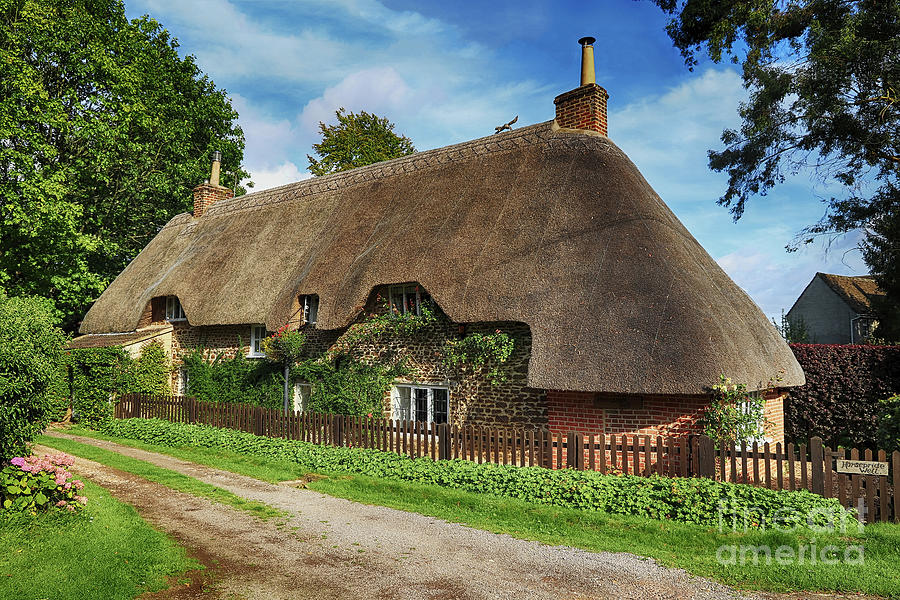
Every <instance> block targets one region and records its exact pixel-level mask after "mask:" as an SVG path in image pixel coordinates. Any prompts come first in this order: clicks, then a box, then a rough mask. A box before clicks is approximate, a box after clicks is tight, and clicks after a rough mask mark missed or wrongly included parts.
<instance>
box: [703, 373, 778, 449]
mask: <svg viewBox="0 0 900 600" xmlns="http://www.w3.org/2000/svg"><path fill="white" fill-rule="evenodd" d="M764 407H765V400H764V399H763V397H762V396H761V395H758V396H751V395H750V394H749V393H748V392H747V386H746V385H744V384H743V383H732V381H731V379H729V378H727V377H725V376H724V375H722V376H721V377H720V379H719V383H717V384H715V385H713V386H712V389H711V390H710V401H709V405H707V406H706V407H705V409H704V411H703V416H701V417H700V422H699V423H700V426H701V427H703V433H705V434H706V435H707V436H709V437H711V438H712V439H713V440H715V441H716V443H717V444H718V443H719V442H720V441H721V440H731V441H732V442H750V441H752V440H754V439H757V438H760V437H762V435H763V424H764V423H765V416H764Z"/></svg>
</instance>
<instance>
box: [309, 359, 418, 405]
mask: <svg viewBox="0 0 900 600" xmlns="http://www.w3.org/2000/svg"><path fill="white" fill-rule="evenodd" d="M294 372H295V374H296V375H297V377H299V378H301V379H303V380H305V381H308V382H310V385H311V394H310V398H309V405H308V408H309V409H310V410H313V411H315V412H321V413H335V414H342V415H357V416H365V415H380V414H381V413H382V411H383V410H384V409H383V405H384V395H385V393H386V392H387V391H388V390H389V389H390V387H391V384H392V383H393V381H394V379H396V378H397V377H399V376H401V375H403V374H405V373H406V368H405V366H404V364H403V363H402V362H401V363H396V364H393V365H391V366H385V365H382V364H379V363H368V362H363V361H360V360H357V359H355V358H353V357H352V356H350V355H348V354H339V355H336V356H333V357H324V358H320V359H317V360H307V361H304V362H302V363H300V364H299V365H297V366H296V367H295V369H294Z"/></svg>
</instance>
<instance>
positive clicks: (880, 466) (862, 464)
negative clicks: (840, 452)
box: [837, 458, 889, 476]
mask: <svg viewBox="0 0 900 600" xmlns="http://www.w3.org/2000/svg"><path fill="white" fill-rule="evenodd" d="M888 467H889V464H888V463H886V462H874V461H871V460H844V459H842V458H839V459H838V460H837V472H838V473H856V474H857V475H883V476H887V474H888Z"/></svg>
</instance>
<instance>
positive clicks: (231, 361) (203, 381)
mask: <svg viewBox="0 0 900 600" xmlns="http://www.w3.org/2000/svg"><path fill="white" fill-rule="evenodd" d="M183 360H184V367H185V369H187V373H188V382H189V383H188V391H189V393H190V395H191V396H195V397H196V398H197V399H198V400H202V401H204V402H225V403H246V404H255V405H258V406H265V407H268V408H279V407H281V406H282V404H283V391H282V389H283V386H284V378H283V376H282V374H281V372H280V371H281V370H280V368H279V366H278V365H277V364H273V363H271V362H269V361H265V360H249V359H248V358H247V357H246V356H245V355H244V352H243V351H238V352H237V353H235V354H234V355H233V356H227V355H225V354H216V355H215V356H214V357H213V359H212V360H211V361H209V360H207V352H206V351H205V350H204V349H203V348H197V349H196V350H194V351H193V352H191V353H190V354H187V355H186V356H184V357H183Z"/></svg>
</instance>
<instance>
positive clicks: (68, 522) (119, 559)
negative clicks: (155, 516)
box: [0, 482, 200, 600]
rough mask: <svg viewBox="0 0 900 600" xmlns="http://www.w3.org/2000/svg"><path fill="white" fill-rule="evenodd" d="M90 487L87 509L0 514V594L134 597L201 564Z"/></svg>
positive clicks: (25, 598)
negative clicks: (7, 517)
mask: <svg viewBox="0 0 900 600" xmlns="http://www.w3.org/2000/svg"><path fill="white" fill-rule="evenodd" d="M83 493H84V494H85V495H86V496H87V497H88V503H87V506H86V507H85V508H84V510H83V511H82V512H81V513H80V514H74V515H73V514H68V513H66V514H57V513H52V514H44V515H40V516H38V517H18V516H17V517H14V518H12V519H11V520H4V519H0V599H3V600H7V599H8V600H37V599H41V598H53V599H56V598H59V599H63V598H65V599H66V600H78V599H81V598H84V599H85V600H95V599H97V598H103V599H105V600H106V599H109V600H115V599H119V598H121V599H123V600H125V599H127V600H131V599H132V598H134V597H135V596H138V595H139V594H141V593H142V592H144V591H147V590H150V591H155V590H159V589H162V588H164V587H166V576H167V575H177V574H179V573H183V572H184V571H186V570H188V569H193V568H197V567H199V566H200V565H199V564H197V563H195V562H194V561H192V560H191V559H189V558H188V557H187V556H186V554H185V552H184V550H183V549H182V548H181V547H179V546H178V545H177V544H176V543H175V542H173V541H172V540H170V539H169V538H168V537H166V536H165V535H164V534H163V533H160V532H159V531H156V530H155V529H153V528H152V527H150V526H149V525H147V523H145V522H144V521H143V519H141V518H140V516H138V514H137V512H136V511H135V510H134V509H133V508H132V507H131V506H129V505H127V504H124V503H122V502H119V501H118V500H116V499H114V498H112V497H111V496H110V495H109V492H108V491H106V490H105V489H104V488H102V487H100V486H97V485H94V484H92V483H90V482H85V486H84V492H83Z"/></svg>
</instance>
